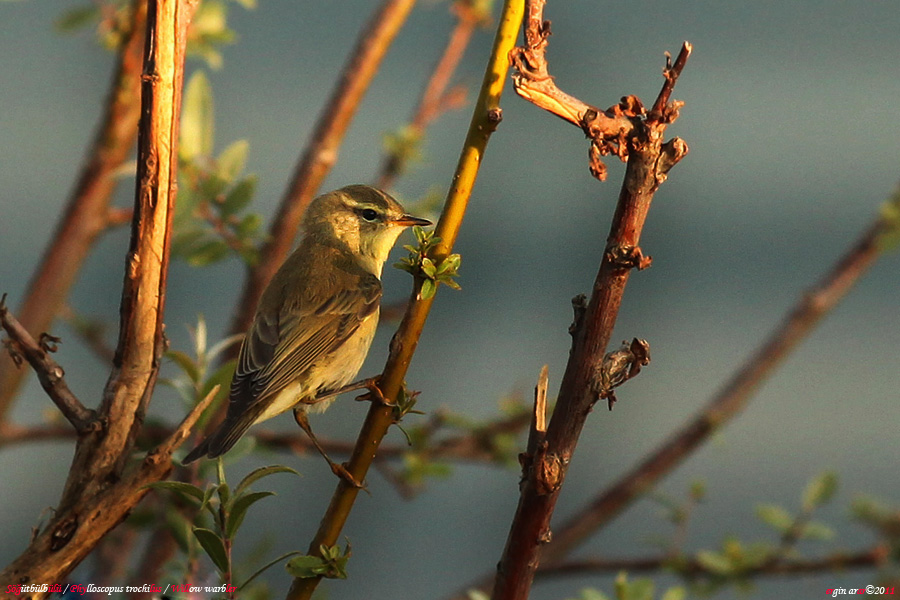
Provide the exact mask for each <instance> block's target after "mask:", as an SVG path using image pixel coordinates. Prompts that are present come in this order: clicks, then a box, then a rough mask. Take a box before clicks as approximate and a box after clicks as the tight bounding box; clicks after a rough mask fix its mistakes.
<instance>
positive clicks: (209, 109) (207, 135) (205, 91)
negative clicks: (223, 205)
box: [179, 3, 215, 160]
mask: <svg viewBox="0 0 900 600" xmlns="http://www.w3.org/2000/svg"><path fill="white" fill-rule="evenodd" d="M206 4H207V3H203V4H202V5H201V7H202V6H206ZM198 12H200V11H198ZM193 24H194V23H192V25H193ZM182 106H183V108H182V113H181V139H180V142H179V143H180V154H181V158H182V159H183V160H195V159H197V158H200V157H206V156H211V155H212V151H213V139H214V125H215V123H214V120H213V97H212V88H211V87H210V85H209V79H207V77H206V74H205V73H204V72H203V71H197V72H196V73H194V75H193V76H192V77H191V79H190V81H188V84H187V86H186V88H185V91H184V102H183V103H182Z"/></svg>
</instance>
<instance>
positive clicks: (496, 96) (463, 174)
mask: <svg viewBox="0 0 900 600" xmlns="http://www.w3.org/2000/svg"><path fill="white" fill-rule="evenodd" d="M523 13H524V1H523V0H506V2H505V4H504V6H503V13H502V16H501V18H500V23H499V26H498V28H497V34H496V37H495V38H494V45H493V49H492V51H491V56H490V60H489V62H488V66H487V69H486V70H485V74H484V80H483V81H482V84H481V91H480V93H479V95H478V101H477V102H476V104H475V110H474V113H473V115H472V121H471V123H470V125H469V132H468V134H467V136H466V141H465V144H464V146H463V149H462V154H461V155H460V158H459V163H458V164H457V167H456V172H455V174H454V175H453V180H452V182H451V185H450V190H449V191H448V193H447V200H446V202H445V203H444V210H443V213H442V214H441V218H440V220H439V221H438V224H437V230H436V234H437V235H438V236H439V237H440V238H441V242H440V243H439V244H438V245H437V247H436V248H435V252H434V258H435V259H436V260H440V259H442V258H444V257H446V256H448V255H449V254H450V252H451V250H452V248H453V243H454V242H455V241H456V237H457V235H458V234H459V229H460V226H461V225H462V221H463V216H464V215H465V212H466V207H467V206H468V203H469V196H470V195H471V193H472V188H473V186H474V185H475V179H476V177H477V175H478V169H479V168H480V167H481V163H482V160H483V157H484V151H485V148H486V147H487V143H488V139H489V138H490V135H491V133H493V131H494V129H496V127H497V124H498V123H499V122H500V117H501V113H500V96H501V94H502V92H503V87H504V85H505V84H506V79H507V72H508V70H509V59H508V55H509V52H510V50H512V48H513V47H514V46H515V41H516V37H517V35H518V32H519V28H520V26H521V23H522V16H523ZM420 287H421V281H419V280H418V279H417V281H416V283H415V286H414V289H413V294H412V299H411V302H410V304H409V307H408V308H407V311H406V315H405V316H404V317H403V321H402V322H401V323H400V328H399V329H398V330H397V333H396V334H395V335H394V339H393V341H392V342H391V353H390V356H389V357H388V360H387V364H386V365H385V368H384V371H383V373H382V377H381V384H380V387H381V391H382V393H383V394H384V396H385V397H386V398H389V399H395V398H397V397H398V396H399V394H400V391H401V388H402V386H403V380H404V378H405V376H406V371H407V369H408V367H409V363H410V361H411V360H412V356H413V353H414V352H415V349H416V345H417V344H418V341H419V336H420V335H421V333H422V329H423V328H424V327H425V320H426V319H427V318H428V313H429V311H430V310H431V304H432V302H433V301H434V296H432V297H431V298H428V299H422V298H420V295H419V289H420ZM392 424H393V409H392V408H391V407H387V406H383V405H380V404H377V403H373V404H372V407H371V408H370V409H369V414H368V415H367V416H366V421H365V423H364V424H363V427H362V430H361V431H360V434H359V437H358V438H357V442H356V447H355V449H354V451H353V455H352V456H351V458H350V462H349V463H348V464H347V469H348V471H349V472H350V474H351V475H352V476H353V477H354V478H355V479H356V480H357V481H363V480H364V479H365V477H366V473H367V472H368V470H369V467H370V466H371V464H372V461H373V460H374V458H375V453H376V451H377V449H378V446H379V444H381V440H382V439H383V438H384V435H385V434H386V433H387V430H388V429H389V428H390V426H391V425H392ZM358 493H359V489H357V488H355V487H353V486H351V485H349V484H348V483H346V482H345V481H343V480H341V482H340V483H339V484H338V487H337V489H336V490H335V493H334V496H332V499H331V504H330V505H329V507H328V510H327V511H326V513H325V516H324V517H323V518H322V522H321V524H320V526H319V531H318V532H317V533H316V536H315V537H314V538H313V540H312V542H311V543H310V546H309V553H310V554H315V553H318V551H319V546H320V545H322V544H325V545H328V546H331V545H334V544H335V543H337V540H338V536H339V535H340V533H341V530H342V529H343V526H344V523H345V522H346V521H347V517H348V516H349V514H350V511H351V510H352V508H353V503H354V501H355V500H356V496H357V494H358ZM318 583H319V579H318V578H296V579H295V580H294V583H293V585H292V586H291V589H290V591H289V592H288V595H287V598H288V600H301V599H308V598H310V597H311V596H312V593H313V591H314V590H315V588H316V586H317V585H318Z"/></svg>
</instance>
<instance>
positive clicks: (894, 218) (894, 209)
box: [876, 188, 900, 252]
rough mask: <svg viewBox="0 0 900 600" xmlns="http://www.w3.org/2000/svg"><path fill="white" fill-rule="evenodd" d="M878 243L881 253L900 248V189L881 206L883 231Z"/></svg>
mask: <svg viewBox="0 0 900 600" xmlns="http://www.w3.org/2000/svg"><path fill="white" fill-rule="evenodd" d="M876 243H877V244H878V249H879V250H880V251H881V252H888V251H891V250H896V249H897V248H898V247H900V188H898V189H897V191H895V192H894V194H893V196H892V197H891V198H890V199H889V200H888V201H887V202H885V203H884V204H882V205H881V231H880V232H879V234H878V238H877V240H876Z"/></svg>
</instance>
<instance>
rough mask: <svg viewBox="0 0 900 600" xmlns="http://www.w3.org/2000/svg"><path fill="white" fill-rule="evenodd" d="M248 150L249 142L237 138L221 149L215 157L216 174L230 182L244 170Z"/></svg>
mask: <svg viewBox="0 0 900 600" xmlns="http://www.w3.org/2000/svg"><path fill="white" fill-rule="evenodd" d="M249 150H250V142H248V141H247V140H238V141H236V142H234V143H232V144H231V145H230V146H228V147H227V148H225V149H224V150H222V153H221V154H219V158H217V159H216V167H217V168H216V174H217V175H218V176H219V177H220V178H222V179H224V180H225V181H227V182H229V183H231V182H232V181H234V180H235V179H236V178H237V176H238V175H240V174H241V172H242V171H243V170H244V165H246V164H247V152H248V151H249Z"/></svg>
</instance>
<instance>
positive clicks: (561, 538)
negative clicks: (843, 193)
mask: <svg viewBox="0 0 900 600" xmlns="http://www.w3.org/2000/svg"><path fill="white" fill-rule="evenodd" d="M886 227H887V223H886V222H885V221H884V220H883V219H881V218H879V219H878V220H877V221H876V222H875V223H874V224H873V225H872V226H870V227H869V229H868V230H867V231H866V232H865V233H864V234H863V235H862V236H861V237H860V239H859V240H857V241H856V243H855V244H854V245H853V246H852V247H851V248H850V249H849V251H848V252H847V253H846V254H844V256H842V257H841V258H840V260H838V262H837V264H835V266H834V267H833V268H832V269H831V271H830V272H829V273H828V274H827V275H826V276H825V277H824V278H823V279H822V280H821V281H819V282H818V283H817V284H816V285H814V286H813V287H812V288H810V289H809V290H808V291H807V292H806V293H805V294H804V296H803V298H802V299H801V301H800V302H799V303H798V304H797V305H796V306H795V307H794V308H793V309H792V310H791V311H790V313H789V314H788V315H787V316H786V317H785V319H784V321H783V322H782V323H781V324H780V325H779V326H778V328H777V329H776V330H775V331H774V332H773V333H772V335H771V336H770V337H769V339H768V340H766V341H765V342H764V343H763V344H762V346H760V348H759V349H758V350H757V351H756V352H755V353H754V354H753V355H752V356H751V357H750V358H749V359H748V360H747V362H745V363H744V365H743V366H742V367H741V368H740V369H739V370H738V371H737V372H736V373H735V374H734V375H733V376H732V378H731V379H730V380H729V381H728V382H727V383H726V384H725V385H724V386H723V388H722V390H721V391H720V392H719V393H718V394H716V396H715V397H714V398H713V399H712V400H711V401H710V403H709V405H708V406H707V407H706V408H705V409H704V410H703V411H701V412H700V413H699V414H698V415H697V416H696V417H694V418H693V419H692V420H691V421H689V422H688V423H686V424H685V425H684V426H683V427H682V428H681V429H680V430H679V431H677V432H676V433H675V434H674V435H672V437H670V438H669V439H668V440H666V441H665V442H664V443H663V444H662V445H660V446H659V447H658V448H657V449H656V450H655V451H653V452H652V453H651V454H650V455H649V456H648V457H647V458H646V459H644V460H643V461H642V462H641V463H640V464H639V465H637V466H636V467H635V468H634V469H632V470H631V471H629V472H628V473H626V474H625V475H624V476H623V477H622V478H621V479H619V481H617V482H616V483H615V484H613V485H612V486H611V487H609V488H608V489H606V490H605V491H604V492H603V493H602V494H600V495H599V496H598V497H597V498H596V499H595V500H594V501H593V502H591V503H590V504H589V505H588V506H586V507H584V508H583V509H582V510H581V511H579V512H578V513H576V514H575V515H574V516H573V517H571V518H570V519H569V520H567V521H566V522H565V523H564V524H563V525H562V526H561V527H559V528H558V530H557V532H556V534H555V535H554V537H553V542H551V543H550V545H548V546H547V547H546V548H545V549H544V553H543V558H544V561H545V562H546V563H548V564H550V563H553V562H556V561H559V560H561V559H562V558H563V557H565V556H567V555H568V554H569V553H570V552H571V551H572V550H573V549H574V548H575V547H576V546H577V545H578V544H580V543H581V542H582V541H584V540H585V539H586V538H587V537H588V536H589V535H592V534H593V533H595V532H596V531H597V530H598V529H600V528H601V527H603V526H604V525H606V524H607V523H608V522H609V521H611V520H612V519H613V518H614V517H615V516H617V515H618V514H619V513H620V512H621V511H622V510H623V509H624V508H625V507H626V506H628V505H629V504H631V502H632V501H634V500H635V499H636V498H637V497H639V496H640V495H642V494H643V493H645V492H646V491H648V490H649V489H651V488H652V487H653V486H654V485H656V483H657V482H658V481H659V480H660V479H662V477H664V476H665V475H666V474H668V473H669V472H670V471H672V470H673V469H675V468H676V467H677V466H678V465H680V464H681V463H682V462H683V461H684V460H685V459H686V458H687V457H688V456H689V455H690V454H691V452H693V451H694V450H696V449H697V448H698V447H699V446H700V445H701V444H703V443H704V442H705V441H706V440H707V439H709V437H710V436H711V435H712V434H713V433H714V432H716V431H718V430H719V429H720V428H721V427H723V426H724V425H725V424H727V423H728V422H729V421H730V420H731V419H733V418H734V417H735V416H737V415H738V414H739V413H740V412H741V411H742V410H743V409H744V407H745V406H746V405H747V402H748V401H749V400H750V397H751V395H752V394H753V393H754V392H755V391H756V389H757V388H758V387H759V386H760V385H761V384H762V382H763V381H764V380H765V379H766V378H767V377H769V376H770V375H771V374H772V372H773V371H774V370H775V368H776V367H778V366H779V365H780V364H782V363H783V362H784V360H785V358H786V357H787V356H788V354H789V353H790V352H791V351H792V350H793V349H794V348H795V347H796V346H797V344H799V343H800V342H801V341H802V340H803V339H805V338H806V336H807V335H809V333H810V332H811V331H812V330H813V329H814V328H815V326H816V324H817V323H818V322H819V321H820V320H821V319H822V317H823V316H825V315H826V314H827V313H828V312H830V311H831V310H832V309H833V308H834V307H835V306H836V305H837V304H838V302H840V300H841V299H842V298H843V297H844V296H845V295H846V294H847V292H849V291H850V289H851V288H852V287H853V285H854V284H855V283H856V281H857V280H858V279H859V278H860V277H861V276H862V275H863V273H865V272H866V271H868V269H869V268H870V267H871V266H872V264H874V262H875V261H876V260H877V259H878V256H879V253H880V250H879V239H880V237H881V235H882V233H883V232H884V231H885V229H886Z"/></svg>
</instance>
